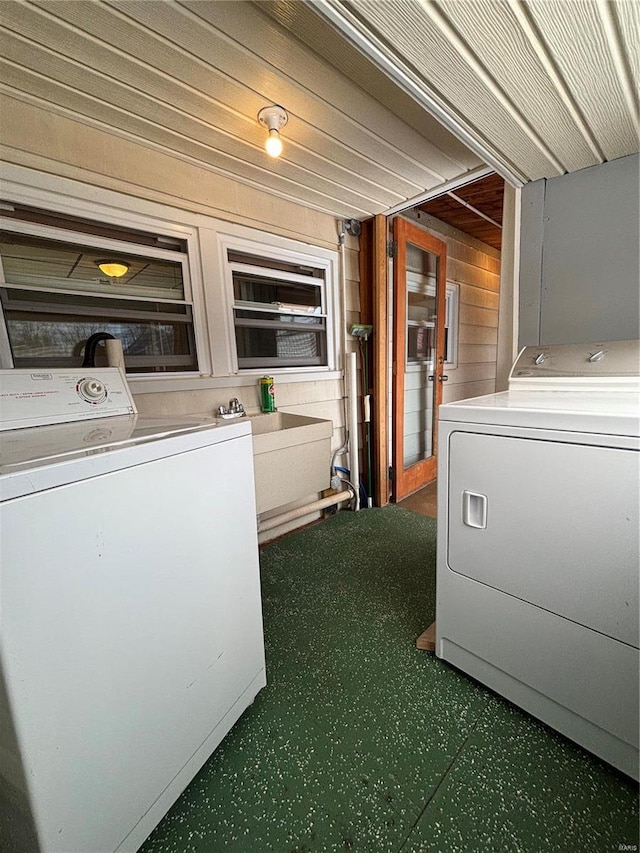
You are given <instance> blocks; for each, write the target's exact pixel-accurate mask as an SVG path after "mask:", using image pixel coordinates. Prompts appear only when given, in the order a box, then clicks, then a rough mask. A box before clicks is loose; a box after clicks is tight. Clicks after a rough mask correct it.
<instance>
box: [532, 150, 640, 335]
mask: <svg viewBox="0 0 640 853" xmlns="http://www.w3.org/2000/svg"><path fill="white" fill-rule="evenodd" d="M639 170H640V156H639V155H632V156H630V157H623V158H621V159H619V160H613V161H611V162H609V163H604V164H602V165H600V166H593V167H592V168H589V169H583V170H582V171H580V172H573V173H571V174H569V175H563V176H561V177H558V178H553V179H551V180H549V181H546V192H544V193H543V196H544V198H543V206H542V210H541V206H540V192H541V190H540V188H539V185H540V184H542V183H543V182H541V181H539V182H536V183H535V184H530V185H528V186H527V187H525V188H524V190H523V207H522V234H521V278H520V288H521V294H520V334H519V339H520V343H521V345H522V344H530V343H544V344H552V343H580V342H589V341H596V340H625V339H627V338H637V337H638V336H639V332H640V328H639V327H640V263H639V248H638V247H639V233H640V216H639V207H640V201H639V189H638V188H639ZM525 200H526V203H525ZM541 230H542V245H541V251H540V253H538V252H537V247H538V242H539V240H540V233H541ZM536 280H537V287H536ZM536 296H537V298H536ZM537 324H539V325H538V328H539V336H538V337H537V338H535V337H534V335H535V329H536V325H537Z"/></svg>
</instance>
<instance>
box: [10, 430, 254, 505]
mask: <svg viewBox="0 0 640 853" xmlns="http://www.w3.org/2000/svg"><path fill="white" fill-rule="evenodd" d="M250 432H251V425H250V423H249V418H240V419H238V420H236V421H218V420H216V419H214V418H198V417H196V418H187V417H185V418H179V417H171V418H169V417H148V416H141V415H131V416H126V415H125V416H119V417H110V418H103V419H100V420H92V421H81V422H76V423H68V424H53V425H50V426H39V427H28V428H25V429H15V430H9V431H6V432H4V433H3V434H2V441H1V442H0V497H1V499H2V500H8V499H10V498H15V497H20V496H22V495H26V494H33V493H34V492H38V491H42V490H43V489H51V488H54V487H55V486H61V485H65V484H68V483H73V482H76V481H78V480H86V479H88V478H89V477H95V476H99V475H101V474H107V473H111V472H113V471H117V470H120V469H122V468H129V467H132V466H134V465H140V464H143V463H145V462H151V461H154V460H156V459H160V458H162V457H164V456H172V455H174V454H176V453H183V452H185V451H189V450H195V449H197V448H199V447H205V446H207V445H212V444H218V443H219V442H223V441H228V440H230V439H233V438H237V437H239V436H242V435H249V434H250Z"/></svg>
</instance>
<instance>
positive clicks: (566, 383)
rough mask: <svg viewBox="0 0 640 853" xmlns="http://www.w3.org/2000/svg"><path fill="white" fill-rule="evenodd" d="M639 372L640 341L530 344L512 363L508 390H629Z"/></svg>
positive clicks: (635, 382) (634, 385)
mask: <svg viewBox="0 0 640 853" xmlns="http://www.w3.org/2000/svg"><path fill="white" fill-rule="evenodd" d="M639 373H640V341H636V340H632V341H598V342H595V343H587V344H549V345H547V346H542V345H536V346H528V347H524V349H523V350H522V351H521V352H520V354H519V355H518V358H517V359H516V362H515V364H514V365H513V369H512V370H511V375H510V376H509V390H513V389H524V388H528V389H530V390H535V389H537V388H540V389H544V390H546V391H553V390H562V391H569V390H580V391H584V390H586V389H587V388H589V387H594V388H599V389H602V388H603V387H607V388H608V389H610V390H616V389H620V390H627V389H629V388H632V387H636V386H638V374H639Z"/></svg>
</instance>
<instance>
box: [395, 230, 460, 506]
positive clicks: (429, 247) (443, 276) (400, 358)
mask: <svg viewBox="0 0 640 853" xmlns="http://www.w3.org/2000/svg"><path fill="white" fill-rule="evenodd" d="M393 228H394V239H395V242H394V245H395V246H397V249H396V254H395V257H394V264H393V306H394V308H393V310H394V316H393V353H392V374H393V386H392V407H393V408H392V414H393V456H392V464H393V470H394V475H395V484H396V485H395V487H394V490H393V491H394V495H393V499H394V501H397V500H398V499H400V500H402V499H403V498H405V497H407V496H408V495H410V494H412V493H413V492H415V491H417V490H418V489H420V488H422V486H424V485H426V484H427V483H428V482H430V481H431V480H434V479H435V477H436V465H437V439H438V436H437V425H438V419H437V411H438V406H439V405H440V402H441V400H442V385H443V376H444V353H445V325H444V320H445V311H446V299H447V244H446V243H445V242H444V241H443V240H439V239H438V238H437V237H434V236H433V235H432V234H430V233H429V232H428V231H426V230H425V229H424V228H421V227H420V226H419V225H416V224H415V223H413V222H411V221H410V220H408V219H404V218H403V217H402V216H398V217H396V218H395V219H394V222H393ZM407 243H411V244H412V245H414V246H418V247H420V249H422V250H424V251H426V252H430V253H432V254H434V255H437V256H438V259H439V261H438V273H437V282H436V298H437V305H436V313H437V316H438V318H439V322H438V324H437V335H436V353H437V354H440V355H439V356H438V355H436V358H435V364H434V365H433V371H432V375H433V377H434V378H433V429H432V455H431V456H430V457H429V458H428V459H425V460H422V461H421V462H417V463H415V464H414V465H412V466H410V467H409V468H405V467H404V430H403V429H398V424H401V423H402V424H404V406H405V399H404V398H405V393H404V392H405V381H404V374H405V371H404V369H402V370H399V369H398V363H399V362H400V363H401V364H402V366H403V368H404V365H405V364H406V347H407V340H406V338H407V299H406V294H407V284H406V244H407ZM398 484H401V492H402V494H401V495H400V496H398Z"/></svg>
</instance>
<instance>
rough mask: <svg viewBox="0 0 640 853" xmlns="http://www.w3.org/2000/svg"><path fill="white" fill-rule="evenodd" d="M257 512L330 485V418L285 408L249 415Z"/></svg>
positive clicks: (331, 429) (291, 501)
mask: <svg viewBox="0 0 640 853" xmlns="http://www.w3.org/2000/svg"><path fill="white" fill-rule="evenodd" d="M250 421H251V429H252V432H253V462H254V467H255V478H256V506H257V511H258V513H262V512H267V511H268V510H271V509H276V508H277V507H279V506H284V505H285V504H289V503H293V502H294V501H297V500H302V499H304V498H307V497H309V496H311V495H315V494H316V493H318V492H321V491H322V490H323V489H327V488H328V487H329V480H330V471H329V468H330V466H331V436H332V435H333V422H332V421H328V420H323V419H321V418H311V417H307V416H306V415H294V414H290V413H288V412H272V413H270V414H262V415H253V416H251V417H250Z"/></svg>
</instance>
